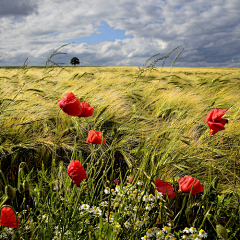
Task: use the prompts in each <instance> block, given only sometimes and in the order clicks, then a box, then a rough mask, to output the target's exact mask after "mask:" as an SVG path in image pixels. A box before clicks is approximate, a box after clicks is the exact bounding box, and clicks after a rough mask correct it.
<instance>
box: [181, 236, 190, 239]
mask: <svg viewBox="0 0 240 240" xmlns="http://www.w3.org/2000/svg"><path fill="white" fill-rule="evenodd" d="M181 239H185V240H188V239H189V238H188V236H187V235H182V237H181Z"/></svg>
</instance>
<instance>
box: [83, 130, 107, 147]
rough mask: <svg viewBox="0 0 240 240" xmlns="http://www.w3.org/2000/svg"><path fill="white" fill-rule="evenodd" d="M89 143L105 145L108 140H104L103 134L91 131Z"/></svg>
mask: <svg viewBox="0 0 240 240" xmlns="http://www.w3.org/2000/svg"><path fill="white" fill-rule="evenodd" d="M86 142H87V143H93V144H101V143H102V144H105V143H106V139H104V138H103V136H102V133H101V132H99V131H95V130H90V131H89V133H88V138H87V141H86Z"/></svg>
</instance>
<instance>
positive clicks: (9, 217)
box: [0, 207, 20, 228]
mask: <svg viewBox="0 0 240 240" xmlns="http://www.w3.org/2000/svg"><path fill="white" fill-rule="evenodd" d="M17 219H18V227H19V226H20V222H19V218H18V217H17ZM1 225H3V226H5V227H9V228H17V222H16V215H15V213H14V211H13V210H12V209H11V208H10V207H3V208H2V210H1V219H0V226H1Z"/></svg>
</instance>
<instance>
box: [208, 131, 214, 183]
mask: <svg viewBox="0 0 240 240" xmlns="http://www.w3.org/2000/svg"><path fill="white" fill-rule="evenodd" d="M211 136H212V157H211V164H210V168H209V183H210V184H211V182H212V168H213V166H212V165H213V143H214V135H211Z"/></svg>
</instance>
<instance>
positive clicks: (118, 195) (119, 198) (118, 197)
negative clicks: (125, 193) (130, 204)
mask: <svg viewBox="0 0 240 240" xmlns="http://www.w3.org/2000/svg"><path fill="white" fill-rule="evenodd" d="M115 200H116V201H118V202H121V200H122V194H120V193H118V194H117V195H116V197H115Z"/></svg>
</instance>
